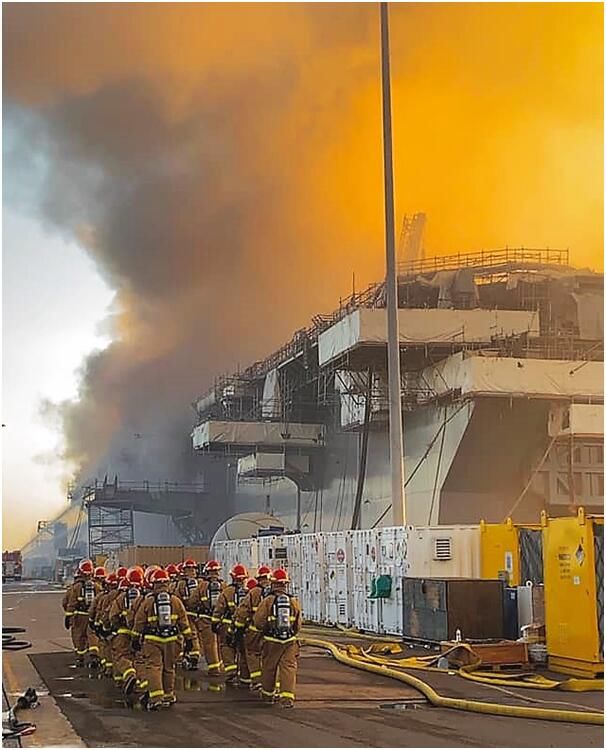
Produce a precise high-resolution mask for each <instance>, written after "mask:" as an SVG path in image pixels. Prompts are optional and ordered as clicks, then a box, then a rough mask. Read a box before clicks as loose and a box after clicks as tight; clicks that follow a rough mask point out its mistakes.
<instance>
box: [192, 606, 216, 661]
mask: <svg viewBox="0 0 606 750" xmlns="http://www.w3.org/2000/svg"><path fill="white" fill-rule="evenodd" d="M195 622H196V630H197V631H198V641H199V642H200V646H201V651H202V652H203V653H204V658H205V659H206V665H207V667H208V674H218V673H219V672H220V671H221V657H220V656H219V641H218V639H217V635H216V633H213V631H212V629H211V626H210V617H209V618H208V619H205V617H204V615H201V616H200V617H198V619H197V620H196V621H195Z"/></svg>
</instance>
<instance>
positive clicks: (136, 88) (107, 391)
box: [4, 9, 363, 481]
mask: <svg viewBox="0 0 606 750" xmlns="http://www.w3.org/2000/svg"><path fill="white" fill-rule="evenodd" d="M39 12H41V13H46V14H47V17H48V18H49V20H50V21H51V22H53V21H54V22H56V20H57V16H56V15H53V14H52V13H51V14H50V15H49V14H48V12H47V11H44V10H42V9H39ZM58 12H59V13H60V14H63V17H64V19H65V18H66V16H65V9H59V11H58ZM99 12H100V13H101V14H102V15H103V13H102V11H99ZM151 12H152V15H153V14H154V13H155V11H151ZM295 13H296V14H299V15H300V13H301V11H295ZM355 15H356V14H354V16H355ZM28 17H29V19H30V20H31V19H32V16H31V11H28V10H27V9H26V10H24V11H22V12H20V11H16V10H14V9H11V11H10V12H9V14H8V17H7V19H6V21H5V29H4V35H5V40H6V41H7V42H8V45H9V47H10V48H11V49H12V52H13V54H14V55H16V56H21V55H20V52H19V50H18V49H17V48H16V46H15V36H18V35H19V34H23V33H32V32H31V28H30V27H29V26H28V25H27V23H26V20H27V18H28ZM356 27H357V28H358V27H359V23H357V24H356ZM313 28H314V29H316V30H317V32H318V36H317V45H318V46H319V48H320V49H321V48H323V47H324V46H325V44H326V43H327V39H326V34H327V32H326V30H325V29H323V26H322V24H319V25H317V26H316V25H314V27H313ZM362 28H363V27H362ZM292 30H294V31H296V28H295V27H293V29H292ZM292 30H291V31H292ZM37 33H38V37H40V36H41V30H40V29H39V28H38V32H37ZM49 33H50V30H49ZM237 33H239V34H242V33H244V29H243V28H240V29H239V31H238V32H237ZM359 33H360V29H359V28H358V30H357V32H356V34H359ZM341 35H342V36H344V39H343V42H344V43H346V44H350V42H351V40H350V39H349V38H348V35H347V34H343V32H341ZM42 36H43V38H44V44H46V45H49V44H50V42H49V40H48V39H47V38H46V36H45V35H42ZM107 41H108V44H109V45H110V47H111V41H110V40H109V39H108V40H107ZM336 41H337V44H339V41H338V39H337V40H336ZM59 44H60V41H59V39H57V40H56V42H55V45H56V46H55V48H54V49H55V53H56V54H58V49H59V48H58V45H59ZM51 46H52V45H51ZM225 51H227V50H225ZM160 54H161V53H160ZM201 54H202V57H204V53H203V52H202V53H201ZM279 56H280V64H279V65H267V64H263V65H260V66H257V67H246V66H236V67H235V68H232V69H231V70H229V71H225V70H224V69H223V68H222V67H221V65H220V64H219V61H217V64H216V65H215V64H213V61H212V59H211V60H210V63H206V64H205V65H204V66H202V69H203V72H201V73H200V75H199V76H198V77H197V80H195V82H194V83H192V82H191V80H187V85H186V86H185V84H184V83H183V81H182V80H180V79H179V78H178V77H175V76H171V77H170V80H169V81H168V83H167V81H166V80H160V79H155V78H154V77H152V76H150V75H149V74H147V73H146V72H143V73H141V72H140V73H139V74H134V75H133V74H132V72H131V70H130V68H132V67H136V66H132V65H131V66H129V65H126V66H125V68H126V69H125V70H118V71H117V72H116V71H112V73H111V74H108V75H104V76H101V78H100V80H98V81H96V82H95V84H94V85H85V86H83V87H82V88H81V90H74V87H73V86H72V87H70V86H66V88H62V86H61V85H58V83H57V82H56V81H54V82H52V83H51V84H48V86H47V87H46V88H45V87H44V86H42V88H43V89H44V91H43V93H42V94H41V93H40V91H38V90H36V92H35V94H34V99H35V101H34V102H33V103H32V102H30V101H27V99H28V96H29V95H30V90H27V91H25V90H24V91H22V88H23V83H22V82H21V83H20V82H19V76H20V72H19V71H18V69H17V66H16V65H15V63H14V60H13V59H11V67H10V70H9V74H8V80H9V99H8V102H7V108H6V111H5V126H6V127H7V129H8V130H9V131H10V132H12V133H16V132H18V133H19V134H20V137H17V138H16V139H15V142H14V143H13V144H12V146H11V148H10V149H9V159H11V161H12V164H13V166H14V165H15V164H18V163H19V161H21V167H22V169H21V172H22V173H23V174H24V175H27V174H29V175H30V176H31V174H32V173H34V172H36V170H35V169H34V170H32V168H31V167H32V165H31V163H29V161H28V160H31V154H32V153H34V154H37V155H38V159H41V160H42V162H43V169H42V170H41V173H42V174H43V176H42V178H41V179H39V180H38V181H39V184H38V185H36V186H35V191H34V193H35V201H34V203H35V210H36V211H37V212H38V213H39V215H40V216H41V217H42V220H43V221H44V222H46V224H47V226H49V227H50V228H51V229H52V230H54V231H59V232H61V233H63V234H64V235H66V236H67V237H68V238H70V239H76V240H77V241H78V242H79V243H80V245H81V246H82V247H83V248H84V249H85V250H86V252H87V253H88V254H89V255H90V256H91V257H92V258H93V259H94V261H95V263H96V266H97V268H98V270H99V272H100V273H101V274H102V275H103V277H104V279H105V280H106V281H107V283H108V284H109V286H110V287H111V288H112V289H114V290H115V294H116V296H115V302H114V305H113V312H112V314H111V316H110V318H109V320H108V321H107V325H108V326H109V329H110V331H111V334H112V338H113V342H112V343H111V345H110V346H109V347H107V348H106V349H104V350H103V351H100V352H94V353H92V354H91V355H90V356H89V357H88V358H87V359H86V361H85V362H84V363H83V365H82V370H81V377H80V388H79V393H78V398H77V400H75V401H73V402H71V401H70V402H65V403H62V404H54V405H53V404H45V405H44V409H45V410H46V412H47V413H52V414H53V416H54V418H55V419H56V420H58V422H59V423H60V424H61V426H62V431H63V434H64V438H65V455H64V458H65V459H67V460H68V461H69V462H70V463H72V464H73V465H75V466H76V469H77V474H78V477H79V479H81V480H86V479H87V478H89V477H91V476H103V474H105V473H109V474H113V473H117V474H119V475H120V476H121V478H123V479H143V478H148V479H153V480H156V479H160V480H171V481H178V480H189V479H192V478H194V477H195V475H196V471H197V469H196V463H195V461H194V460H193V458H192V451H191V442H190V439H189V432H190V430H191V427H192V424H193V421H194V413H193V411H192V409H191V406H190V403H191V401H192V400H193V399H194V398H195V396H197V395H198V394H199V393H200V392H202V391H203V390H204V389H205V388H206V387H208V386H209V385H210V383H211V382H212V379H213V377H215V375H216V374H218V373H221V372H224V371H228V370H231V369H233V368H235V367H236V366H237V365H238V363H241V364H242V365H243V366H245V365H247V364H248V363H249V362H250V361H251V360H253V359H255V358H258V357H259V356H262V355H264V354H267V353H268V351H269V350H270V349H271V347H272V346H275V345H277V344H278V343H280V340H281V338H283V337H285V336H287V335H289V334H290V332H291V329H292V326H293V324H296V323H299V324H300V323H302V322H305V318H306V316H307V314H308V311H310V305H313V304H314V300H313V295H312V294H310V293H309V292H308V291H307V290H306V286H307V283H308V282H309V281H310V280H311V278H308V279H304V278H301V277H298V271H299V270H300V268H301V266H302V265H304V264H305V263H306V261H307V259H308V257H309V254H310V248H309V246H308V242H309V239H310V237H309V235H308V236H307V237H306V236H300V237H297V236H296V235H294V234H293V233H292V231H291V225H290V222H291V220H292V216H293V214H292V208H291V210H290V213H289V211H288V210H285V204H286V203H287V202H290V205H291V207H292V206H298V210H300V211H301V212H302V214H304V213H305V211H306V208H305V206H304V205H301V204H298V203H297V200H296V199H297V197H299V196H297V193H298V184H299V168H300V166H301V165H304V166H305V168H307V160H306V156H305V155H304V154H303V153H297V150H296V149H295V148H294V146H295V145H296V143H297V140H298V139H299V138H300V137H301V136H302V135H303V130H306V131H308V132H310V133H313V132H315V131H316V130H317V129H321V127H322V124H321V120H322V118H323V115H322V111H321V109H320V108H319V107H320V105H319V103H316V104H317V106H318V109H317V111H316V112H315V115H314V117H316V118H319V120H320V122H316V123H314V122H310V121H308V122H304V123H303V127H302V129H301V128H297V127H295V129H294V130H293V131H292V132H288V131H285V130H284V128H285V127H288V126H289V123H291V124H292V122H293V120H292V117H293V109H295V110H296V109H297V108H298V107H299V106H300V105H299V104H298V103H297V102H296V101H295V99H296V94H297V90H298V85H299V78H300V76H301V65H302V62H301V60H300V59H299V60H298V59H297V56H296V55H295V54H289V53H288V52H287V53H283V52H280V53H279ZM35 57H36V55H35V53H34V58H35ZM210 57H212V55H210ZM74 64H75V63H74ZM83 64H84V67H87V66H90V64H91V61H90V59H88V58H87V59H85V60H84V63H83ZM33 65H34V68H35V62H34V63H33ZM39 75H41V74H40V73H39ZM106 79H107V80H106ZM75 88H76V89H78V88H79V87H75ZM311 104H312V105H313V102H311ZM28 164H29V169H28V168H27V167H28ZM15 172H16V173H17V174H18V173H19V170H18V169H17V170H15V169H12V173H15ZM38 173H40V170H38ZM24 179H25V178H24ZM24 193H25V194H27V193H28V191H27V190H25V191H24ZM31 197H32V196H31V194H30V199H31ZM300 197H301V198H303V199H304V198H305V195H304V193H301V194H300ZM315 231H316V229H314V232H315ZM348 275H349V274H345V278H347V276H348ZM311 276H313V273H312V274H310V277H311ZM311 309H313V308H311ZM75 314H77V311H75Z"/></svg>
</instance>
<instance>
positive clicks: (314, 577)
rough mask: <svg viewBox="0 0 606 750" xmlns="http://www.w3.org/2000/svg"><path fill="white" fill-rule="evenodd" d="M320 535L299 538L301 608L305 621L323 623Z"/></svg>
mask: <svg viewBox="0 0 606 750" xmlns="http://www.w3.org/2000/svg"><path fill="white" fill-rule="evenodd" d="M323 546H324V545H323V535H322V534H304V535H303V536H302V537H301V579H302V580H301V607H302V609H303V617H304V619H305V620H309V621H310V622H315V623H318V624H321V623H323V622H324V619H325V618H324V609H325V606H324V593H325V592H324V575H323V565H324V549H323Z"/></svg>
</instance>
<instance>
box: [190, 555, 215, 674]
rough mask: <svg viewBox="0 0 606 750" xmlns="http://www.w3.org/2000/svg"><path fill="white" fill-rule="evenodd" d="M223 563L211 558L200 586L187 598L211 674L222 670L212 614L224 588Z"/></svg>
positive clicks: (205, 567)
mask: <svg viewBox="0 0 606 750" xmlns="http://www.w3.org/2000/svg"><path fill="white" fill-rule="evenodd" d="M220 573H221V563H219V562H217V561H216V560H209V561H208V562H207V563H206V565H205V566H204V570H203V578H202V580H201V581H200V583H199V584H198V587H197V588H196V590H195V591H194V592H193V594H192V595H191V597H190V598H189V599H188V600H187V603H186V609H187V611H188V614H189V613H192V615H193V617H192V618H191V619H192V620H193V621H192V626H193V625H194V624H195V627H196V630H197V631H198V642H199V644H200V646H201V650H202V651H203V652H204V658H205V659H206V666H207V668H208V674H209V675H216V674H219V673H220V672H221V666H222V664H221V657H220V656H219V642H218V639H217V635H216V633H214V632H213V629H212V614H213V610H214V608H215V605H216V604H217V602H218V600H219V594H220V593H221V591H222V590H223V586H224V583H223V581H222V580H221V578H220V577H219V574H220Z"/></svg>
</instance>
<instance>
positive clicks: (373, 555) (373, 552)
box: [370, 547, 377, 562]
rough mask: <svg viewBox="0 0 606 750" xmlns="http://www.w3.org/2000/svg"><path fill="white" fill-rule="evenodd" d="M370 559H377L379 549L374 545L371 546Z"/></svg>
mask: <svg viewBox="0 0 606 750" xmlns="http://www.w3.org/2000/svg"><path fill="white" fill-rule="evenodd" d="M370 559H371V560H372V561H373V562H374V561H375V560H376V559H377V550H376V549H375V548H374V547H371V548H370Z"/></svg>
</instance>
